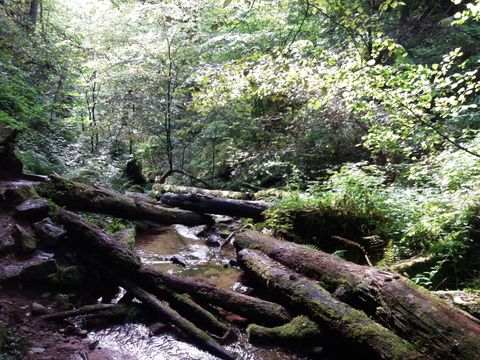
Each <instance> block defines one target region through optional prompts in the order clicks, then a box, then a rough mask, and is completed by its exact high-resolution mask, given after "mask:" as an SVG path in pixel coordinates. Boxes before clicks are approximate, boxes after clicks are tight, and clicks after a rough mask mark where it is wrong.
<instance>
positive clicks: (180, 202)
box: [161, 193, 269, 220]
mask: <svg viewBox="0 0 480 360" xmlns="http://www.w3.org/2000/svg"><path fill="white" fill-rule="evenodd" d="M161 201H162V203H163V204H165V205H168V206H172V207H178V208H181V209H184V210H190V211H195V212H199V213H208V214H219V215H228V216H233V217H242V218H252V219H255V220H262V219H263V212H264V211H265V210H266V209H267V208H268V206H269V204H268V203H266V202H263V201H248V200H236V199H224V198H218V197H208V196H204V195H198V194H173V193H166V194H164V195H163V196H162V198H161Z"/></svg>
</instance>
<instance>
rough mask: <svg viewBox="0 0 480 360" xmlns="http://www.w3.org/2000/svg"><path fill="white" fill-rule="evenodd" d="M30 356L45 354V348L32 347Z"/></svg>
mask: <svg viewBox="0 0 480 360" xmlns="http://www.w3.org/2000/svg"><path fill="white" fill-rule="evenodd" d="M29 352H30V354H41V353H44V352H45V348H42V347H32V348H30V351H29Z"/></svg>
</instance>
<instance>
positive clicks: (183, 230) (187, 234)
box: [172, 224, 198, 240]
mask: <svg viewBox="0 0 480 360" xmlns="http://www.w3.org/2000/svg"><path fill="white" fill-rule="evenodd" d="M172 227H173V228H174V229H175V231H176V232H177V233H178V234H179V235H180V236H183V237H184V238H187V239H193V240H198V236H197V234H195V231H194V230H193V229H194V228H192V227H189V226H185V225H181V224H175V225H173V226H172Z"/></svg>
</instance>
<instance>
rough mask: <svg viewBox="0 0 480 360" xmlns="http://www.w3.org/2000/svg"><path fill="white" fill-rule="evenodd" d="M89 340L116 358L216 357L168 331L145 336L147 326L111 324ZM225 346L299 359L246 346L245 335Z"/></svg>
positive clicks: (253, 358) (243, 354) (242, 354)
mask: <svg viewBox="0 0 480 360" xmlns="http://www.w3.org/2000/svg"><path fill="white" fill-rule="evenodd" d="M89 339H90V340H92V341H95V340H99V344H98V347H101V348H102V349H103V350H108V351H109V352H112V353H115V357H116V358H121V359H135V360H218V358H217V357H215V356H213V355H211V354H210V353H208V352H205V351H202V350H200V349H198V348H196V347H195V346H193V345H190V344H189V343H186V342H183V341H181V340H179V339H178V338H177V337H175V336H173V335H171V334H168V333H167V334H162V335H159V336H149V333H148V329H147V328H146V327H145V326H144V325H140V324H126V325H119V326H114V327H111V328H108V329H105V330H101V331H98V332H96V333H90V334H89ZM226 349H227V350H229V351H232V352H235V353H236V354H238V359H243V360H303V359H305V358H302V357H300V356H297V355H294V354H290V353H288V352H286V351H283V350H281V349H277V348H259V347H254V346H252V345H250V344H249V343H248V342H247V341H246V339H245V338H243V337H242V338H240V340H239V341H238V342H236V343H234V344H232V345H229V346H226Z"/></svg>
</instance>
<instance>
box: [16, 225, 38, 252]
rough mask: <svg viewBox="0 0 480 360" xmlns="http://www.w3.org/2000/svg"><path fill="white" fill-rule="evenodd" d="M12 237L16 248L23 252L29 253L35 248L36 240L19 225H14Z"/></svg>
mask: <svg viewBox="0 0 480 360" xmlns="http://www.w3.org/2000/svg"><path fill="white" fill-rule="evenodd" d="M13 236H14V238H15V240H16V246H17V249H18V250H19V251H20V252H22V253H24V254H30V253H32V252H34V251H35V249H36V248H37V240H36V239H35V238H34V237H33V236H32V235H30V234H29V233H28V231H27V230H26V229H25V228H24V227H22V226H20V225H18V224H17V225H15V232H14V235H13Z"/></svg>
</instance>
